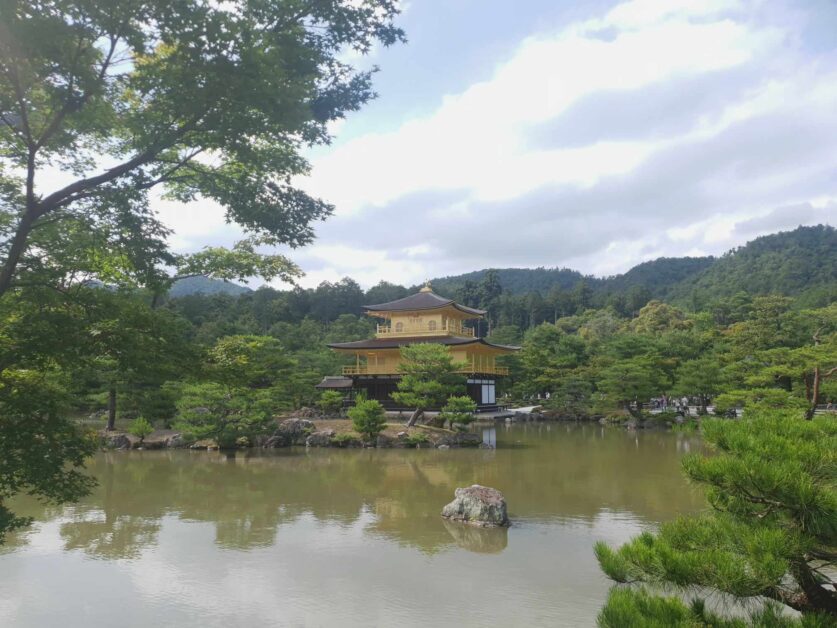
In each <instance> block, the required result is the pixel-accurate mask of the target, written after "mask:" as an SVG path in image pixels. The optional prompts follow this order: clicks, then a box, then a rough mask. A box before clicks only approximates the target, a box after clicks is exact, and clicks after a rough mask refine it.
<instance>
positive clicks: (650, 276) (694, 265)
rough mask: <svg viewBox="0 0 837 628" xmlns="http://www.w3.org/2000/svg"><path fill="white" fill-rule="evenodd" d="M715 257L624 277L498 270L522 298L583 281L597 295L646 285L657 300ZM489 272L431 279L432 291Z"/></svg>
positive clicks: (654, 265) (651, 265)
mask: <svg viewBox="0 0 837 628" xmlns="http://www.w3.org/2000/svg"><path fill="white" fill-rule="evenodd" d="M713 262H714V258H712V257H680V258H676V257H661V258H660V259H656V260H653V261H651V262H645V263H643V264H640V265H638V266H634V267H633V268H632V269H631V270H629V271H628V272H626V273H624V274H622V275H614V276H612V277H607V278H604V279H602V278H599V277H591V276H584V275H582V274H581V273H580V272H578V271H577V270H569V269H568V268H495V269H492V270H494V271H495V272H496V273H497V277H498V279H499V280H500V285H501V286H503V292H505V293H507V294H514V295H521V294H528V293H529V292H534V291H538V292H540V293H541V294H542V295H546V294H548V293H549V291H550V290H551V289H552V288H554V287H555V286H558V287H559V288H561V289H562V290H571V289H572V288H573V287H574V286H575V285H576V284H577V283H578V282H579V281H581V280H582V279H584V280H585V281H586V282H587V284H588V285H589V286H590V288H592V290H593V292H594V293H608V292H626V291H627V290H629V289H630V288H632V287H634V286H643V287H646V288H648V289H649V290H650V291H651V294H652V295H653V296H654V297H655V298H660V299H662V298H665V297H666V296H667V294H668V293H669V292H670V290H671V289H672V288H673V287H674V286H676V285H677V284H679V283H680V282H682V281H683V280H684V279H687V278H690V277H693V276H695V275H697V274H698V273H700V272H702V271H703V270H705V269H706V268H708V267H709V266H711V265H712V263H713ZM488 270H489V269H485V270H477V271H474V272H471V273H465V274H463V275H454V276H451V277H441V278H439V279H434V280H432V282H431V283H432V284H433V289H434V290H436V291H437V292H439V293H441V294H455V293H456V290H457V289H458V288H459V287H460V286H462V285H463V284H464V283H465V282H466V281H472V282H474V283H479V282H480V281H481V280H482V278H483V277H484V276H485V273H486V272H488Z"/></svg>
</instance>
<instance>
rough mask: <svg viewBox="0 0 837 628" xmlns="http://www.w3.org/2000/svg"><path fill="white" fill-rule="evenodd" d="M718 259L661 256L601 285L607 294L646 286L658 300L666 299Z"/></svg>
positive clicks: (607, 279)
mask: <svg viewBox="0 0 837 628" xmlns="http://www.w3.org/2000/svg"><path fill="white" fill-rule="evenodd" d="M715 261H716V260H715V258H714V257H660V258H658V259H655V260H652V261H650V262H643V263H642V264H639V265H638V266H634V267H633V268H631V270H629V271H628V272H626V273H624V274H622V275H614V276H613V277H608V278H606V279H604V280H602V281H601V282H600V287H601V288H602V289H604V290H605V291H606V292H617V293H618V292H627V291H628V290H630V289H631V288H633V287H635V286H640V287H645V288H648V290H649V291H650V292H651V295H652V296H653V297H654V298H655V299H665V298H667V297H668V295H669V293H670V292H672V290H676V289H677V287H678V286H679V285H680V284H681V283H682V282H683V281H686V280H689V279H691V278H693V277H696V276H697V275H699V274H700V273H702V272H703V271H705V270H706V269H707V268H709V267H711V266H712V265H713V264H714V263H715Z"/></svg>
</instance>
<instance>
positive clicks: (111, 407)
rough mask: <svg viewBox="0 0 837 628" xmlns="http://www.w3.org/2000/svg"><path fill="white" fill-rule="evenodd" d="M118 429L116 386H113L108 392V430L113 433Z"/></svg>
mask: <svg viewBox="0 0 837 628" xmlns="http://www.w3.org/2000/svg"><path fill="white" fill-rule="evenodd" d="M114 429H116V386H113V385H112V386H111V387H110V390H108V427H107V430H108V431H109V432H112V431H113V430H114Z"/></svg>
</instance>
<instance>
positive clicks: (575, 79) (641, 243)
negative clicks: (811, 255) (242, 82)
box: [166, 0, 837, 285]
mask: <svg viewBox="0 0 837 628" xmlns="http://www.w3.org/2000/svg"><path fill="white" fill-rule="evenodd" d="M815 17H817V18H818V17H821V16H815ZM815 21H816V20H814V18H813V17H812V16H806V15H805V14H804V11H803V10H802V9H800V7H799V6H798V5H796V4H788V5H782V4H780V3H768V4H764V3H760V2H745V1H741V2H738V1H733V0H730V1H723V0H711V1H704V2H692V1H686V0H660V1H652V0H633V1H631V2H626V3H623V4H619V5H618V6H615V7H614V8H612V9H611V10H610V11H609V12H607V13H605V14H604V15H603V16H602V17H600V18H596V19H592V20H586V21H579V22H575V23H569V24H563V25H559V26H557V27H555V28H553V29H552V30H551V31H544V32H540V33H535V34H532V35H531V36H530V37H528V38H527V39H525V40H523V41H521V42H520V44H519V46H518V47H517V48H516V49H515V50H514V52H513V54H511V55H510V57H509V58H508V59H507V60H506V61H505V62H503V63H501V64H499V65H498V66H497V67H496V68H495V69H494V72H493V74H492V75H491V78H490V79H489V80H485V81H481V82H475V83H473V84H471V85H470V86H467V87H466V88H464V89H462V90H461V91H460V92H459V93H453V94H447V95H444V96H441V95H440V97H439V104H438V107H437V108H436V109H435V111H433V113H431V114H429V115H425V116H423V117H416V118H410V119H405V120H404V121H403V122H402V124H401V125H400V126H398V127H397V128H396V129H395V130H394V131H391V132H370V133H366V134H362V135H358V136H352V134H351V133H349V135H350V137H351V139H348V140H346V141H344V142H341V143H338V144H336V145H334V146H332V147H328V148H327V149H319V150H317V151H316V152H313V153H312V164H313V172H312V175H311V176H310V177H308V178H307V179H303V180H300V181H298V183H299V184H300V185H302V186H303V187H305V188H306V189H308V190H309V191H311V192H312V193H315V194H316V195H318V196H321V197H323V198H325V199H327V200H329V201H330V202H333V203H335V205H336V216H335V217H333V218H332V219H330V220H329V221H327V222H326V223H325V224H324V225H322V226H320V227H318V233H319V236H320V239H319V240H318V242H317V243H315V244H314V245H313V246H312V247H308V248H306V249H303V250H301V251H296V252H294V253H293V257H294V259H295V260H297V261H298V262H299V263H300V265H301V266H302V267H303V269H305V270H306V271H307V272H308V276H307V277H306V278H305V280H304V281H303V283H304V285H315V284H316V283H318V282H319V281H322V280H336V279H339V278H340V277H342V276H345V275H350V276H352V277H354V278H355V279H357V280H358V281H360V282H361V283H362V284H364V285H370V284H373V283H376V282H377V281H378V280H379V279H387V280H389V281H396V282H400V283H406V284H410V283H418V282H420V281H421V280H423V279H425V278H427V277H429V276H435V275H440V274H454V273H459V272H465V271H468V270H473V269H475V268H480V267H486V266H524V265H529V266H531V265H548V266H561V265H570V266H575V267H578V268H579V269H580V270H582V271H585V272H595V273H613V272H620V271H624V270H627V268H629V267H630V266H631V265H632V264H635V263H638V262H641V261H644V260H646V259H650V258H653V257H655V256H657V255H687V254H706V253H711V254H717V253H720V252H723V250H724V248H728V247H730V246H734V245H738V244H742V243H743V241H742V240H741V238H748V237H750V233H749V232H748V233H745V231H746V230H749V231H753V230H755V225H756V224H760V223H757V222H747V221H752V220H756V219H757V218H759V217H765V216H770V218H769V220H768V219H767V218H765V220H766V221H767V222H765V223H764V224H768V223H769V224H770V225H771V228H772V229H773V230H776V229H780V228H788V227H794V226H796V224H794V220H793V216H792V213H790V212H787V211H784V212H783V211H779V210H778V209H777V208H784V207H789V206H801V205H802V204H806V203H807V204H808V205H810V207H811V208H812V209H811V211H807V210H806V212H803V214H804V216H803V220H802V222H810V221H823V220H830V221H832V222H833V220H834V215H833V207H834V205H833V204H831V203H830V202H828V199H831V198H834V197H837V181H835V179H834V177H833V172H834V171H835V167H837V119H835V116H834V114H833V112H834V111H835V107H837V53H835V50H834V49H829V48H828V47H824V46H822V45H821V44H818V45H817V46H811V47H806V32H807V31H806V28H808V27H807V24H808V23H814V22H815ZM408 45H409V44H408ZM376 54H377V55H378V57H379V58H378V59H376V61H379V62H381V63H382V64H383V66H384V70H385V71H395V72H397V71H399V69H398V68H387V66H386V58H385V57H384V55H383V53H382V52H377V53H376ZM420 62H421V59H415V60H413V63H420ZM405 80H409V77H408V76H407V77H405ZM351 124H352V121H351V119H349V121H348V122H346V124H345V125H344V127H345V128H348V127H350V125H351ZM336 128H339V127H336ZM829 173H831V174H829ZM817 199H820V200H819V201H817ZM823 199H825V200H823ZM817 203H819V204H817ZM806 207H807V205H806ZM178 211H179V212H180V210H178ZM166 212H167V213H166V215H167V217H168V218H169V219H170V220H174V221H179V223H178V225H177V227H176V230H177V233H178V241H177V242H178V244H179V245H182V246H191V245H193V244H194V243H195V242H197V241H198V240H200V239H202V238H206V237H220V236H221V235H222V234H226V233H229V229H230V228H229V226H227V225H224V224H222V222H223V221H222V217H223V214H222V212H220V209H219V208H211V207H207V208H206V209H205V210H202V211H201V212H199V213H198V214H197V215H194V216H193V215H191V214H190V213H189V212H185V213H184V212H180V213H179V214H177V215H176V214H175V213H174V211H173V210H172V209H171V208H169V209H166ZM745 223H746V224H748V225H750V226H749V227H746V228H745V227H744V226H742V225H744V224H745Z"/></svg>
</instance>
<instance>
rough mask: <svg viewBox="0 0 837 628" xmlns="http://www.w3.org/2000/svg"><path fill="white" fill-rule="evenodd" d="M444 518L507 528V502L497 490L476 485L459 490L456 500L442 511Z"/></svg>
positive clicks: (457, 490)
mask: <svg viewBox="0 0 837 628" xmlns="http://www.w3.org/2000/svg"><path fill="white" fill-rule="evenodd" d="M442 516H443V517H444V518H446V519H450V520H451V521H461V522H463V523H469V524H471V525H477V526H486V527H494V526H507V525H509V515H508V511H507V510H506V500H505V499H504V498H503V494H502V493H501V492H500V491H498V490H497V489H496V488H489V487H487V486H480V485H479V484H474V485H473V486H469V487H467V488H458V489H456V492H455V498H454V500H453V501H452V502H451V503H449V504H448V505H447V506H445V507H444V508H443V509H442Z"/></svg>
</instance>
